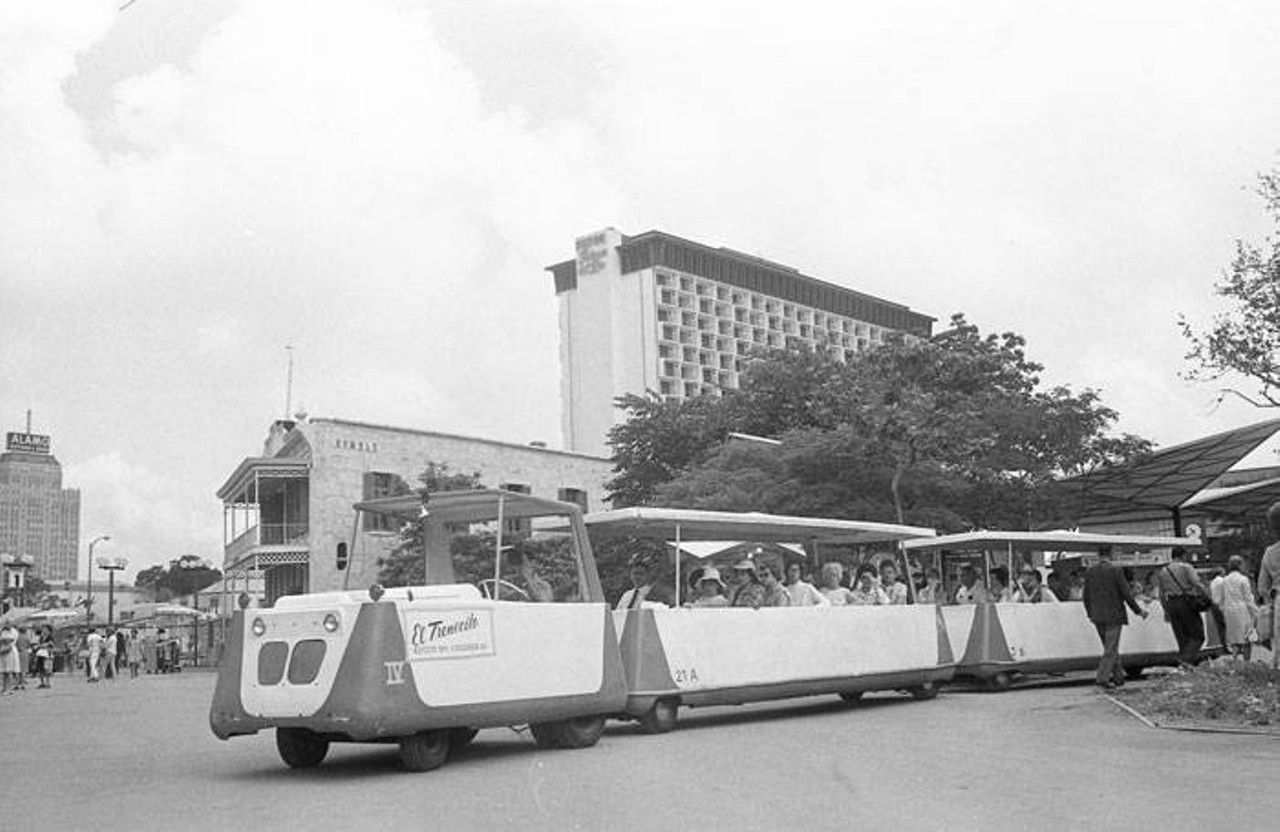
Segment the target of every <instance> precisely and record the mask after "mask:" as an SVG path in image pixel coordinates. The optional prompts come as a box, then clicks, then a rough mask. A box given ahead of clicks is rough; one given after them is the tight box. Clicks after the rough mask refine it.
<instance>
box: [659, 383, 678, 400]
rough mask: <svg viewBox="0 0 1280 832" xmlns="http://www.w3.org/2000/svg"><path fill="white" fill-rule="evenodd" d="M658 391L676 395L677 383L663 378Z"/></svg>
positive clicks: (663, 393) (666, 394) (667, 394)
mask: <svg viewBox="0 0 1280 832" xmlns="http://www.w3.org/2000/svg"><path fill="white" fill-rule="evenodd" d="M658 392H659V393H661V394H662V395H664V396H671V395H674V394H675V392H676V390H675V385H674V384H672V383H671V382H669V381H667V380H666V379H663V380H661V381H659V382H658Z"/></svg>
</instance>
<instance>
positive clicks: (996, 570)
mask: <svg viewBox="0 0 1280 832" xmlns="http://www.w3.org/2000/svg"><path fill="white" fill-rule="evenodd" d="M987 596H988V598H989V599H990V601H991V603H993V604H1003V603H1005V602H1007V601H1008V600H1009V599H1010V598H1012V597H1013V593H1012V592H1010V590H1009V570H1008V569H1007V568H1006V567H1003V566H993V567H991V588H990V589H988V590H987Z"/></svg>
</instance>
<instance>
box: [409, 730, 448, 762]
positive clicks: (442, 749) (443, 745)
mask: <svg viewBox="0 0 1280 832" xmlns="http://www.w3.org/2000/svg"><path fill="white" fill-rule="evenodd" d="M448 758H449V732H448V731H445V730H435V731H419V732H418V733H416V734H410V735H409V736H407V737H405V738H403V739H401V740H400V764H401V765H402V766H404V767H405V769H407V770H408V771H431V770H432V769H437V768H440V766H442V765H444V761H445V760H447V759H448Z"/></svg>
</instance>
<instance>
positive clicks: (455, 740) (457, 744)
mask: <svg viewBox="0 0 1280 832" xmlns="http://www.w3.org/2000/svg"><path fill="white" fill-rule="evenodd" d="M478 733H480V729H479V728H465V727H464V728H450V729H449V753H451V754H452V753H453V752H455V751H461V750H462V749H464V748H466V747H467V746H468V745H471V741H472V740H473V739H475V738H476V734H478Z"/></svg>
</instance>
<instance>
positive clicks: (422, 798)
mask: <svg viewBox="0 0 1280 832" xmlns="http://www.w3.org/2000/svg"><path fill="white" fill-rule="evenodd" d="M213 682H214V676H213V674H211V673H207V672H206V673H191V672H187V673H182V674H177V675H171V676H145V675H144V676H142V677H140V678H139V679H137V680H135V681H130V680H127V679H122V680H118V681H114V682H102V683H100V684H97V685H89V684H86V683H85V682H84V680H83V679H82V678H78V677H77V678H73V677H69V676H65V675H63V676H59V677H57V678H56V679H55V682H54V687H53V689H51V690H36V689H28V690H27V691H26V692H23V693H20V694H17V695H14V696H7V697H4V698H3V699H0V735H2V737H3V739H2V740H0V743H2V744H0V772H2V774H0V806H2V807H3V808H2V809H0V816H2V817H3V818H4V828H7V829H23V830H45V829H50V830H54V829H66V830H73V829H74V830H79V829H89V828H97V829H128V830H147V829H165V830H172V829H184V830H185V829H196V830H202V829H219V830H236V829H245V828H250V827H252V828H256V829H272V830H274V829H286V830H288V829H310V830H329V829H351V830H362V829H365V828H373V826H374V825H377V826H383V825H390V824H395V825H397V826H398V827H403V828H411V829H420V828H428V827H430V828H438V829H456V830H463V829H468V830H469V829H499V828H507V827H511V826H513V825H518V826H520V827H522V828H524V829H602V828H609V829H689V828H697V829H701V828H719V827H729V828H737V829H780V828H805V829H849V828H851V827H857V828H859V829H938V828H942V827H946V828H949V829H984V830H989V829H1093V830H1096V829H1134V828H1154V829H1161V830H1177V829H1195V828H1197V827H1199V828H1203V829H1229V828H1266V827H1268V826H1270V825H1271V823H1273V822H1274V818H1275V817H1276V816H1277V813H1280V792H1278V791H1277V788H1276V782H1277V780H1276V775H1277V773H1280V739H1278V738H1275V737H1258V736H1239V735H1226V734H1198V733H1195V734H1193V733H1185V732H1177V731H1167V730H1160V729H1154V728H1150V727H1147V726H1145V725H1143V724H1142V723H1141V722H1140V721H1139V720H1136V719H1134V718H1133V717H1132V716H1130V715H1128V714H1126V713H1125V712H1124V711H1122V710H1121V709H1119V708H1117V707H1116V706H1115V705H1114V704H1112V703H1111V702H1110V701H1109V700H1107V699H1106V698H1105V697H1103V696H1102V695H1100V694H1099V693H1098V692H1097V691H1096V690H1095V688H1094V687H1093V686H1092V685H1090V684H1088V683H1087V681H1084V680H1083V677H1080V678H1078V679H1077V680H1075V681H1070V680H1056V681H1054V682H1052V683H1049V684H1040V685H1034V686H1030V687H1023V688H1015V689H1014V690H1012V691H1009V692H1006V693H999V694H986V693H977V692H963V691H946V692H944V693H943V694H942V695H941V696H939V697H938V698H937V699H935V700H932V701H926V702H916V701H913V700H911V699H909V698H907V697H905V696H900V695H895V694H882V695H872V696H868V697H867V698H866V699H865V700H864V701H863V702H861V703H858V704H855V705H848V704H845V703H843V702H841V701H840V700H838V699H836V698H835V697H830V696H827V697H815V698H810V699H791V700H785V701H782V702H775V703H766V704H757V705H750V706H742V707H718V708H706V709H692V710H691V709H684V710H682V711H681V716H680V727H679V729H678V730H676V731H675V732H673V733H671V734H665V735H657V736H645V735H641V734H639V733H638V732H637V731H636V729H635V727H634V726H633V725H630V724H627V723H611V725H610V728H609V730H608V731H607V732H606V733H605V735H604V737H603V738H602V739H601V741H600V743H599V744H598V745H597V746H595V747H593V748H589V749H583V750H578V751H543V750H540V749H538V748H537V747H536V746H535V745H534V743H533V741H532V739H531V738H530V737H529V736H528V733H527V732H518V731H513V730H511V729H489V730H485V731H482V732H481V733H480V735H479V736H478V737H477V738H476V741H475V743H474V744H473V745H472V746H471V747H470V748H469V749H467V750H466V751H464V752H462V753H461V754H460V755H458V757H457V758H455V759H453V760H451V761H450V762H449V763H447V764H446V765H445V766H444V768H442V769H439V770H438V771H434V772H429V773H425V774H410V773H406V772H403V771H401V770H400V769H399V766H398V762H397V758H396V750H395V746H392V745H337V746H334V747H333V749H332V750H331V752H330V755H329V758H328V759H327V760H326V762H325V763H324V764H323V765H322V766H320V767H319V768H317V769H313V770H290V769H288V768H286V767H285V766H284V765H283V763H281V762H280V760H279V758H278V757H277V755H276V751H275V745H274V740H273V737H272V736H271V735H270V734H262V735H258V736H253V737H240V738H236V739H233V740H230V741H226V742H223V741H219V740H218V739H216V738H215V737H214V736H213V735H212V734H211V733H210V732H209V729H208V724H207V713H208V706H209V700H210V697H211V695H212V691H213ZM1265 772H1272V776H1271V778H1270V779H1269V781H1263V780H1261V779H1260V778H1261V777H1262V775H1263V773H1265ZM10 824H12V825H10Z"/></svg>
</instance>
